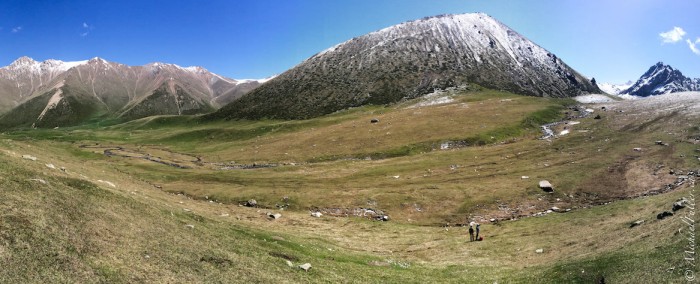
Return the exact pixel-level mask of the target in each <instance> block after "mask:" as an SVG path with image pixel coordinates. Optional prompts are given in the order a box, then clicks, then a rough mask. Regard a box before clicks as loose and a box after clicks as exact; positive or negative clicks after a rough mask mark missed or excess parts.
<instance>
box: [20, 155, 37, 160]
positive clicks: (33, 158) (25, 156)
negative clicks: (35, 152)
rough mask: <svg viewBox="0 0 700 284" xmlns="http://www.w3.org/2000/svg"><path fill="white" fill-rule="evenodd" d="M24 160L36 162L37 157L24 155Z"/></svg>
mask: <svg viewBox="0 0 700 284" xmlns="http://www.w3.org/2000/svg"><path fill="white" fill-rule="evenodd" d="M22 159H25V160H31V161H36V157H34V156H32V155H22Z"/></svg>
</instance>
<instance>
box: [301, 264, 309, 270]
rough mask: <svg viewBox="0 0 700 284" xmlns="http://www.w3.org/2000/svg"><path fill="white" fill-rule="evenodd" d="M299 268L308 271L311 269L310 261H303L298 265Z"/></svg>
mask: <svg viewBox="0 0 700 284" xmlns="http://www.w3.org/2000/svg"><path fill="white" fill-rule="evenodd" d="M299 269H301V270H304V271H309V269H311V263H304V264H302V265H299Z"/></svg>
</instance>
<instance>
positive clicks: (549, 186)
mask: <svg viewBox="0 0 700 284" xmlns="http://www.w3.org/2000/svg"><path fill="white" fill-rule="evenodd" d="M539 186H540V188H541V189H542V190H544V191H545V192H554V187H553V186H552V184H551V183H550V182H549V181H547V180H541V181H540V184H539Z"/></svg>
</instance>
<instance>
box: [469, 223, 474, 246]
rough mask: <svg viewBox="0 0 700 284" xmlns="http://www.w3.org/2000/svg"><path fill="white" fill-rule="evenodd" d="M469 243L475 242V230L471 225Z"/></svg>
mask: <svg viewBox="0 0 700 284" xmlns="http://www.w3.org/2000/svg"><path fill="white" fill-rule="evenodd" d="M469 241H470V242H473V241H474V228H473V227H472V225H471V224H469Z"/></svg>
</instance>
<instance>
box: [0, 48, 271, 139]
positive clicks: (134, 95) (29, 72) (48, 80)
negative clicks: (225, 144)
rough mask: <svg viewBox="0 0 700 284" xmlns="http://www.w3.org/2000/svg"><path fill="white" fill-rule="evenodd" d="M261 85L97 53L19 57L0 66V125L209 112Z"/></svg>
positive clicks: (62, 123)
mask: <svg viewBox="0 0 700 284" xmlns="http://www.w3.org/2000/svg"><path fill="white" fill-rule="evenodd" d="M260 84H261V83H260V82H258V81H256V80H246V81H238V80H235V79H230V78H226V77H223V76H220V75H217V74H214V73H211V72H209V71H207V70H206V69H204V68H202V67H180V66H178V65H175V64H167V63H150V64H146V65H144V66H127V65H124V64H120V63H115V62H109V61H106V60H104V59H102V58H97V57H96V58H92V59H90V60H84V61H75V62H63V61H60V60H53V59H49V60H46V61H43V62H37V61H35V60H33V59H31V58H29V57H21V58H19V59H17V60H15V61H14V62H12V64H10V65H8V66H5V67H2V68H0V114H3V116H2V118H0V124H1V125H3V126H6V127H7V126H15V125H34V126H36V127H54V126H65V125H74V124H80V123H82V122H84V121H86V120H87V119H92V118H96V117H98V118H120V119H123V120H128V119H135V118H140V117H145V116H150V115H157V114H176V115H180V114H198V113H206V112H211V111H214V110H215V109H218V108H219V107H221V106H222V105H225V104H227V103H229V102H231V101H233V100H235V99H237V98H239V97H240V96H242V95H243V94H245V93H247V92H249V91H251V90H252V89H254V88H256V87H257V86H259V85H260Z"/></svg>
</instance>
